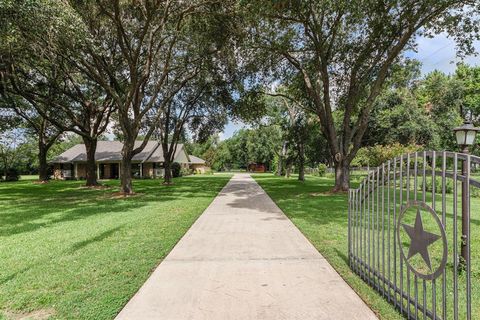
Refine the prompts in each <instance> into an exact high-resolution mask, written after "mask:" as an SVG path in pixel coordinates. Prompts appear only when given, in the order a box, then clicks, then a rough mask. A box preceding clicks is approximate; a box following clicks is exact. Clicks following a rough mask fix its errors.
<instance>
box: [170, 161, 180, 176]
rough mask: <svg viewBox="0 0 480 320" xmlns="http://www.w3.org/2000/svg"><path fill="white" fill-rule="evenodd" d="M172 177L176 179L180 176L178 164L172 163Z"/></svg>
mask: <svg viewBox="0 0 480 320" xmlns="http://www.w3.org/2000/svg"><path fill="white" fill-rule="evenodd" d="M172 176H173V177H174V178H178V177H181V176H182V166H181V165H180V163H178V162H174V163H172Z"/></svg>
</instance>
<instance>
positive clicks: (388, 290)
mask: <svg viewBox="0 0 480 320" xmlns="http://www.w3.org/2000/svg"><path fill="white" fill-rule="evenodd" d="M478 164H480V158H479V157H475V156H470V155H465V154H460V153H453V152H445V151H443V152H435V151H429V152H418V153H414V154H409V155H404V156H401V157H398V158H395V159H393V160H390V161H388V162H387V163H384V164H383V165H382V166H380V167H378V168H376V169H374V170H373V171H371V172H370V173H369V174H368V176H367V177H366V178H365V179H364V180H363V181H362V182H361V183H360V186H359V188H358V189H351V190H350V192H349V215H348V231H349V232H348V253H349V263H350V267H351V269H352V270H353V271H354V272H355V273H357V274H358V275H359V276H360V277H361V278H362V279H363V280H364V281H365V282H367V283H368V284H370V285H371V286H372V287H373V288H374V289H376V290H377V291H378V292H379V293H380V294H382V295H383V296H384V297H385V298H386V299H387V300H388V301H389V302H391V303H392V304H393V305H394V306H395V307H396V308H398V310H399V311H400V312H401V313H402V314H404V315H405V316H406V317H407V318H408V319H420V318H424V319H426V318H430V319H475V318H478V317H479V316H480V314H479V313H478V312H479V310H477V309H474V310H473V311H472V261H474V263H473V265H474V267H476V266H477V265H479V264H480V257H479V255H480V254H479V253H478V252H475V253H474V255H471V246H470V242H471V241H479V240H480V239H479V237H478V234H479V233H478V230H477V229H480V226H479V225H478V224H479V223H480V222H479V221H478V220H477V218H478V217H475V219H474V220H472V219H471V218H470V211H471V210H470V208H471V207H470V203H471V200H470V199H471V195H472V193H475V194H476V193H477V192H478V191H479V189H478V188H479V187H480V183H479V182H478V181H476V180H475V179H474V175H473V176H472V172H474V170H472V169H473V168H476V167H477V165H478ZM479 202H480V201H479ZM472 221H474V222H475V223H476V224H477V225H476V229H473V230H471V229H470V224H471V222H472ZM462 223H463V224H462ZM472 232H475V235H474V236H475V238H472ZM474 271H475V273H473V274H475V275H476V276H475V277H474V279H473V282H474V285H476V286H475V288H477V290H478V286H480V283H479V279H478V277H479V276H478V272H479V271H480V270H478V269H477V270H474ZM474 307H480V306H476V304H474ZM472 312H473V313H472Z"/></svg>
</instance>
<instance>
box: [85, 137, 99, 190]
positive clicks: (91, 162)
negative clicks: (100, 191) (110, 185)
mask: <svg viewBox="0 0 480 320" xmlns="http://www.w3.org/2000/svg"><path fill="white" fill-rule="evenodd" d="M83 142H84V143H85V149H86V151H87V163H86V165H85V170H86V177H87V182H86V184H85V185H86V186H87V187H94V186H97V185H98V181H97V164H96V163H95V151H96V150H97V139H91V138H85V137H84V138H83Z"/></svg>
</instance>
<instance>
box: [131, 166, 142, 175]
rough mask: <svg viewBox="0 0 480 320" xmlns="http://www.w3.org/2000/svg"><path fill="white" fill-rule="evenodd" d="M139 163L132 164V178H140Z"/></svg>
mask: <svg viewBox="0 0 480 320" xmlns="http://www.w3.org/2000/svg"><path fill="white" fill-rule="evenodd" d="M140 165H141V164H140V163H132V176H133V177H135V178H139V177H140Z"/></svg>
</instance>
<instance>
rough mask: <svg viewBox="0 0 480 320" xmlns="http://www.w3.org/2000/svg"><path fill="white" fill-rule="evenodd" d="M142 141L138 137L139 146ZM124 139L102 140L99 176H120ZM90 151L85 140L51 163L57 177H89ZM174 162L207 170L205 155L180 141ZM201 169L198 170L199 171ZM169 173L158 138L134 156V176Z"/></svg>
mask: <svg viewBox="0 0 480 320" xmlns="http://www.w3.org/2000/svg"><path fill="white" fill-rule="evenodd" d="M141 143H142V141H136V142H135V147H138V146H139V145H140V144H141ZM122 148H123V143H122V142H120V141H98V143H97V149H96V152H95V163H96V165H97V178H98V179H118V178H119V177H120V164H121V162H122ZM86 161H87V153H86V149H85V145H84V144H77V145H75V146H73V147H72V148H70V149H68V150H67V151H65V152H63V153H62V154H60V155H59V156H57V157H55V158H54V159H53V160H52V161H50V163H51V164H52V165H53V176H54V178H55V179H84V178H85V177H86ZM173 162H178V163H180V165H181V166H182V168H185V169H193V170H199V171H201V172H202V173H204V172H205V170H206V167H205V161H204V160H203V159H200V158H197V157H194V156H189V155H188V154H187V152H186V150H185V148H184V146H183V144H178V145H177V148H176V153H175V156H174V159H173ZM197 172H198V171H197ZM164 173H165V170H164V157H163V149H162V147H161V145H160V143H158V142H157V141H149V142H147V145H146V146H145V148H144V149H143V151H142V152H140V153H139V154H137V155H135V156H134V157H133V159H132V174H133V176H134V177H150V178H156V177H158V178H161V177H163V175H164Z"/></svg>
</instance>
